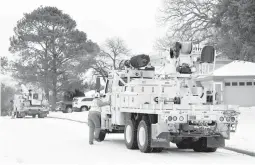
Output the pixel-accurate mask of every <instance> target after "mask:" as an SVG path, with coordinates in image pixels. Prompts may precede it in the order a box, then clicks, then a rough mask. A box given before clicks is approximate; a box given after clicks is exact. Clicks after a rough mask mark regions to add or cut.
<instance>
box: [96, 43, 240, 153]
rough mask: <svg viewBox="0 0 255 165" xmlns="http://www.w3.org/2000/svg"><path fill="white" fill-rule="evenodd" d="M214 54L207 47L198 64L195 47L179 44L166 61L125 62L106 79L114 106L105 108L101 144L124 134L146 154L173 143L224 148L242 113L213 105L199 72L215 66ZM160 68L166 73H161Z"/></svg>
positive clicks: (133, 146)
mask: <svg viewBox="0 0 255 165" xmlns="http://www.w3.org/2000/svg"><path fill="white" fill-rule="evenodd" d="M214 53H215V51H214V48H213V47H210V46H206V47H204V48H203V51H202V54H201V55H200V56H201V57H200V59H201V60H200V61H198V60H197V58H193V54H192V44H191V43H180V42H177V43H176V45H175V48H173V49H170V54H167V55H166V56H163V57H162V56H148V55H144V54H143V55H137V56H134V57H132V58H131V59H130V60H126V61H123V62H122V63H121V66H122V67H120V68H121V69H120V70H112V71H111V72H110V73H109V75H108V78H107V83H106V86H105V99H106V100H108V99H110V100H111V105H110V106H106V107H103V109H102V113H101V134H100V138H101V140H104V138H105V134H106V133H124V137H125V144H126V147H127V148H128V149H139V150H140V151H141V152H144V153H148V152H161V151H162V150H163V149H164V148H169V147H170V142H171V143H175V144H176V145H177V147H178V148H179V149H193V150H194V151H196V152H215V151H216V150H217V148H218V147H224V146H225V139H230V132H235V131H236V127H237V124H238V116H239V108H238V106H235V105H224V104H222V103H219V102H215V98H213V100H210V99H209V101H208V97H207V94H208V92H207V91H208V90H207V89H206V88H205V87H204V86H202V85H201V83H200V82H199V79H198V77H199V76H201V75H200V74H198V73H197V68H196V66H198V65H200V64H202V63H207V64H208V65H213V61H214ZM158 66H160V67H163V69H164V71H163V72H161V73H157V72H156V69H155V68H156V67H158ZM171 68H172V69H171ZM202 76H209V75H202ZM98 80H99V79H98ZM97 82H99V81H97ZM98 84H99V83H98ZM98 86H99V85H98ZM213 92H214V94H215V91H213Z"/></svg>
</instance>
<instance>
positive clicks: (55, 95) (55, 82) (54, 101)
mask: <svg viewBox="0 0 255 165" xmlns="http://www.w3.org/2000/svg"><path fill="white" fill-rule="evenodd" d="M52 83H53V84H52V85H53V89H52V92H53V96H52V99H53V100H52V110H55V109H56V101H57V68H56V55H55V54H54V55H53V77H52Z"/></svg>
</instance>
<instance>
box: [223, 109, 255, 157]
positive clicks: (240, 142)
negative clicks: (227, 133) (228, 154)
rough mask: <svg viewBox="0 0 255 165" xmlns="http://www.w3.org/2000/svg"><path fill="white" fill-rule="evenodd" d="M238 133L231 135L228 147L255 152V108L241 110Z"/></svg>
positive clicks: (227, 141)
mask: <svg viewBox="0 0 255 165" xmlns="http://www.w3.org/2000/svg"><path fill="white" fill-rule="evenodd" d="M240 112H241V114H240V117H239V123H238V125H237V132H235V133H231V137H230V140H226V146H228V147H233V148H239V149H243V150H248V151H251V152H255V140H254V137H255V107H251V108H240Z"/></svg>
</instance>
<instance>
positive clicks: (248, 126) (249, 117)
mask: <svg viewBox="0 0 255 165" xmlns="http://www.w3.org/2000/svg"><path fill="white" fill-rule="evenodd" d="M240 112H241V114H240V117H239V124H238V126H237V132H236V133H231V136H230V140H226V146H228V147H232V148H237V149H242V150H246V151H250V152H255V140H254V137H255V107H251V108H240ZM49 116H50V117H58V118H64V119H70V120H76V121H80V122H87V119H88V112H73V113H61V112H51V113H50V114H49Z"/></svg>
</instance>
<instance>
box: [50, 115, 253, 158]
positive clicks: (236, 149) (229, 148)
mask: <svg viewBox="0 0 255 165" xmlns="http://www.w3.org/2000/svg"><path fill="white" fill-rule="evenodd" d="M47 117H48V118H53V119H61V120H69V121H73V122H77V123H83V124H88V122H85V121H80V120H74V119H68V118H63V117H53V116H47ZM223 149H225V150H229V151H233V152H237V153H240V154H244V155H248V156H252V157H255V152H251V151H247V150H242V149H238V148H233V147H223Z"/></svg>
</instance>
